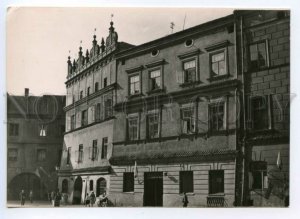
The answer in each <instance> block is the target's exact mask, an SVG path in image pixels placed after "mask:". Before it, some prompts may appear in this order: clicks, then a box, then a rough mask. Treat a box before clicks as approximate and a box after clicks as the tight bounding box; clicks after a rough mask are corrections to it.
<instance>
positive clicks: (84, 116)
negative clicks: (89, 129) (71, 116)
mask: <svg viewBox="0 0 300 219" xmlns="http://www.w3.org/2000/svg"><path fill="white" fill-rule="evenodd" d="M87 124H88V115H87V110H83V111H82V112H81V126H86V125H87Z"/></svg>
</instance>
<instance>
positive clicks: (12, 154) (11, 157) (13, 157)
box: [8, 148, 18, 161]
mask: <svg viewBox="0 0 300 219" xmlns="http://www.w3.org/2000/svg"><path fill="white" fill-rule="evenodd" d="M17 160H18V149H17V148H9V149H8V161H17Z"/></svg>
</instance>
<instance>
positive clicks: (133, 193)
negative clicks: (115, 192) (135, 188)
mask: <svg viewBox="0 0 300 219" xmlns="http://www.w3.org/2000/svg"><path fill="white" fill-rule="evenodd" d="M123 193H124V194H132V195H134V192H123Z"/></svg>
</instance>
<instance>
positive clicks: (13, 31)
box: [7, 8, 233, 95]
mask: <svg viewBox="0 0 300 219" xmlns="http://www.w3.org/2000/svg"><path fill="white" fill-rule="evenodd" d="M232 12H233V10H232V9H203V8H202V9H197V8H189V9H178V8H177V9H175V8H173V9H166V8H164V9H162V8H10V9H9V10H8V11H7V91H8V93H10V94H14V95H23V94H24V88H25V87H26V88H29V89H30V93H31V94H32V95H42V94H65V84H64V82H65V80H66V74H67V56H68V54H69V50H71V52H70V55H71V58H72V59H73V58H74V57H77V56H78V47H79V45H80V41H81V40H82V47H83V50H84V54H85V51H86V49H90V48H91V46H92V40H93V38H92V36H93V34H94V29H95V28H96V29H97V30H96V35H97V40H98V43H99V40H100V39H101V37H104V38H106V37H107V35H108V28H109V22H110V19H111V14H113V21H114V26H115V30H116V31H117V32H118V35H119V41H125V42H128V43H131V44H134V45H139V44H142V43H145V42H148V41H151V40H154V39H157V38H160V37H163V36H165V35H168V34H170V33H171V29H170V22H174V23H175V27H174V32H177V31H181V30H182V28H183V22H184V17H185V14H186V22H185V29H186V28H189V27H192V26H195V25H198V24H201V23H204V22H206V21H210V20H213V19H216V18H219V17H223V16H226V15H228V14H231V13H232Z"/></svg>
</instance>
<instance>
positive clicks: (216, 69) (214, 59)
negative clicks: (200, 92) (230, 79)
mask: <svg viewBox="0 0 300 219" xmlns="http://www.w3.org/2000/svg"><path fill="white" fill-rule="evenodd" d="M211 74H212V76H213V77H216V76H221V75H226V74H227V71H226V57H225V51H222V52H218V53H215V54H212V55H211Z"/></svg>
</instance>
